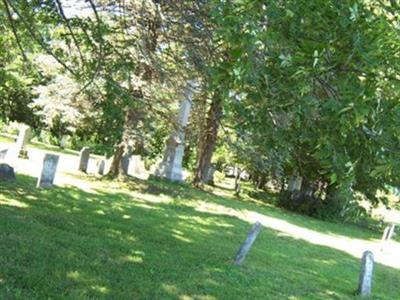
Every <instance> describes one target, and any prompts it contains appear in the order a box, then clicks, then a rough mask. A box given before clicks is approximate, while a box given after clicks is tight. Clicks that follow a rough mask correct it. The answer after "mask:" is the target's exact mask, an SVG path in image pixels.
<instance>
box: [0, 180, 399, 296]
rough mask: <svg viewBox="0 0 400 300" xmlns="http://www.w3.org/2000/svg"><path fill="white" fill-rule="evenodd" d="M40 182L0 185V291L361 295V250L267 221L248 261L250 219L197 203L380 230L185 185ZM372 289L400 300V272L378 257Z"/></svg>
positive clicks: (354, 232) (360, 233)
mask: <svg viewBox="0 0 400 300" xmlns="http://www.w3.org/2000/svg"><path fill="white" fill-rule="evenodd" d="M81 179H83V180H86V181H88V182H91V183H92V184H94V185H95V186H96V188H95V189H94V190H91V191H90V192H89V191H86V192H85V191H83V190H81V189H78V188H76V187H74V186H70V187H63V188H61V187H56V188H54V189H51V190H43V189H36V188H35V182H36V180H35V179H34V178H31V177H28V176H23V175H19V176H18V180H17V182H16V183H6V184H5V183H3V182H2V183H1V186H0V253H1V254H0V299H183V300H186V299H208V300H211V299H291V300H295V299H357V297H355V296H354V291H355V289H356V287H357V281H358V273H359V259H357V258H355V257H353V256H350V255H348V254H346V253H344V252H342V251H338V250H335V249H333V248H329V247H322V246H318V245H314V244H310V243H308V242H306V241H303V240H301V239H294V238H292V237H289V236H285V235H282V234H280V233H279V232H277V231H275V230H272V229H268V228H265V227H264V228H263V229H262V231H261V233H260V235H259V237H258V239H257V240H256V242H255V244H254V247H253V249H252V250H251V252H250V254H249V256H248V257H247V259H246V261H245V263H244V265H243V266H242V267H234V266H233V265H232V258H233V255H234V254H235V252H236V250H237V248H238V246H239V245H240V243H241V242H242V241H243V239H244V238H245V236H246V233H247V231H248V230H249V228H250V227H251V224H249V223H248V222H245V221H243V220H241V219H240V218H237V217H235V216H230V215H227V214H222V213H221V214H218V213H215V212H211V211H207V207H206V208H205V209H201V210H200V209H197V208H196V207H198V206H196V204H198V203H200V202H202V201H205V202H206V203H210V205H211V204H212V205H219V206H223V207H225V208H227V209H234V210H238V211H245V210H248V209H252V210H255V211H257V212H258V213H261V214H265V215H267V216H273V217H278V218H281V219H282V220H285V221H287V222H290V223H292V224H296V225H298V226H302V227H305V228H310V229H313V230H316V231H319V232H323V233H326V234H332V235H335V234H340V235H346V236H349V237H353V238H363V239H369V238H372V237H378V236H379V233H372V232H370V231H366V230H362V229H360V228H357V227H352V226H343V225H341V224H332V223H326V222H321V221H317V220H314V219H310V218H307V217H302V216H299V215H295V214H289V213H286V212H284V211H281V210H278V209H276V208H274V207H271V206H268V205H265V204H261V203H259V202H254V201H252V200H251V199H241V200H238V199H235V198H233V197H221V196H216V195H214V194H212V193H210V192H202V191H199V190H196V189H193V188H191V187H188V186H185V185H179V184H168V183H165V182H159V181H154V180H149V181H140V180H137V179H135V180H131V181H129V182H127V183H123V184H122V183H121V184H120V185H118V184H116V183H114V182H108V181H105V180H101V181H99V182H98V183H95V182H94V181H93V180H94V179H91V178H89V177H82V178H81ZM373 294H374V297H373V299H388V300H389V299H391V300H392V299H400V271H399V270H396V269H392V268H389V267H385V266H382V265H379V264H376V270H375V278H374V289H373Z"/></svg>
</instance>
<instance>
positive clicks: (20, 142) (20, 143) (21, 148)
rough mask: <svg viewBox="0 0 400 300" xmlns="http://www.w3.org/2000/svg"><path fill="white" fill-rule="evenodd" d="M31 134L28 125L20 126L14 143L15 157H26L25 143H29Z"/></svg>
mask: <svg viewBox="0 0 400 300" xmlns="http://www.w3.org/2000/svg"><path fill="white" fill-rule="evenodd" d="M31 135H32V133H31V129H30V127H29V126H22V127H21V129H20V131H19V134H18V138H17V142H16V144H15V153H16V156H17V157H21V158H28V151H27V149H26V145H27V144H28V143H29V140H30V138H31Z"/></svg>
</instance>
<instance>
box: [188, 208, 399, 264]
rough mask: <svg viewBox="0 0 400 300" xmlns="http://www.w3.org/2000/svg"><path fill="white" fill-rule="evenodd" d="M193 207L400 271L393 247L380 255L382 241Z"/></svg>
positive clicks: (251, 214)
mask: <svg viewBox="0 0 400 300" xmlns="http://www.w3.org/2000/svg"><path fill="white" fill-rule="evenodd" d="M194 207H195V209H196V210H197V211H200V212H208V213H214V214H217V215H227V216H232V217H236V218H239V219H241V220H243V221H246V222H249V223H255V222H256V221H259V222H260V223H261V224H262V225H263V226H265V227H267V228H271V229H274V230H276V231H278V232H282V233H283V234H285V235H287V236H290V237H293V238H295V239H303V240H306V241H307V242H309V243H312V244H316V245H322V246H328V247H331V248H334V249H338V250H341V251H344V252H346V253H348V254H350V255H353V256H354V257H357V258H358V257H361V256H362V253H363V252H364V251H366V250H371V251H373V252H374V254H375V259H376V261H378V262H380V263H382V264H385V265H387V266H390V267H393V268H398V269H400V258H399V257H398V255H397V251H395V248H394V247H393V249H392V251H390V253H391V254H388V253H382V252H381V251H380V241H379V240H373V241H366V240H361V239H356V238H350V237H346V236H343V235H338V234H332V233H326V234H325V233H320V232H318V231H315V230H311V229H308V228H304V227H301V226H298V225H294V224H292V223H290V222H288V221H286V220H282V219H278V218H275V217H270V216H266V215H264V214H260V213H258V212H256V211H251V210H247V209H245V210H238V209H234V208H231V207H226V206H223V205H220V204H216V203H209V202H204V201H197V202H196V203H195V204H194Z"/></svg>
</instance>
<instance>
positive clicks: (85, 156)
mask: <svg viewBox="0 0 400 300" xmlns="http://www.w3.org/2000/svg"><path fill="white" fill-rule="evenodd" d="M89 157H90V148H89V147H83V148H82V150H81V151H80V152H79V167H78V170H79V171H82V172H85V173H86V172H87V168H88V164H89Z"/></svg>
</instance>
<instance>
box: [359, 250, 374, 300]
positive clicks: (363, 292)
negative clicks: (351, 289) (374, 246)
mask: <svg viewBox="0 0 400 300" xmlns="http://www.w3.org/2000/svg"><path fill="white" fill-rule="evenodd" d="M373 271H374V254H373V253H372V252H371V251H365V252H364V253H363V256H362V259H361V271H360V279H359V283H358V294H359V295H360V296H361V297H369V296H370V295H371V290H372V275H373Z"/></svg>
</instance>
